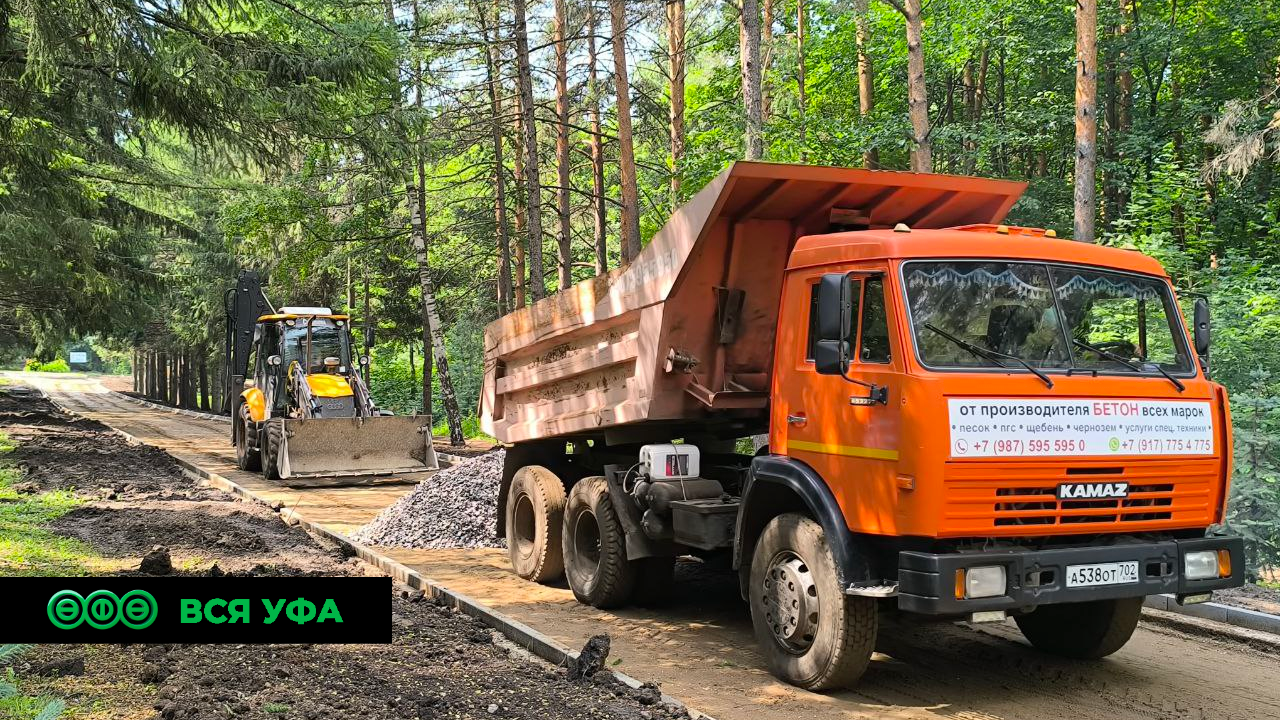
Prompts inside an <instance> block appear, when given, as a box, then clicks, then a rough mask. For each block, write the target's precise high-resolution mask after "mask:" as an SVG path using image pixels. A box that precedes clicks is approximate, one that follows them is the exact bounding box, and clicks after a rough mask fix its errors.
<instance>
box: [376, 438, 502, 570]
mask: <svg viewBox="0 0 1280 720" xmlns="http://www.w3.org/2000/svg"><path fill="white" fill-rule="evenodd" d="M505 455H506V452H505V451H503V450H496V451H494V452H491V453H486V454H484V455H481V456H479V457H476V458H472V459H470V460H467V461H466V462H463V463H460V464H458V465H454V466H453V467H450V468H447V469H445V470H442V471H440V472H438V473H436V474H435V475H432V476H431V477H429V478H427V479H426V480H423V481H422V482H421V483H419V484H418V487H416V488H414V490H413V492H411V493H409V494H408V495H405V496H403V497H401V498H400V499H399V500H397V501H396V503H395V504H394V505H392V506H391V507H388V508H387V509H385V510H383V511H382V512H381V513H379V514H378V516H377V517H375V518H374V519H373V520H371V521H370V522H369V524H367V525H365V526H364V527H362V528H360V529H359V530H357V531H356V532H354V533H352V535H351V537H352V539H354V540H355V541H356V542H359V543H364V544H366V545H382V546H384V547H403V548H480V547H501V546H502V545H503V543H502V541H501V540H499V539H498V538H497V537H496V534H497V512H498V488H499V486H500V485H501V483H502V461H503V458H504V457H505Z"/></svg>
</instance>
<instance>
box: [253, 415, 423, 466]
mask: <svg viewBox="0 0 1280 720" xmlns="http://www.w3.org/2000/svg"><path fill="white" fill-rule="evenodd" d="M279 463H280V477H281V479H288V478H296V477H329V476H333V477H342V476H351V475H390V474H395V473H403V472H421V471H423V470H435V469H438V468H439V467H440V466H439V464H438V463H437V462H436V452H435V449H434V448H432V447H431V418H430V416H427V415H404V416H399V415H396V416H393V415H386V416H378V417H369V418H308V419H296V418H294V419H286V420H285V421H284V438H283V440H282V443H281V446H280V457H279Z"/></svg>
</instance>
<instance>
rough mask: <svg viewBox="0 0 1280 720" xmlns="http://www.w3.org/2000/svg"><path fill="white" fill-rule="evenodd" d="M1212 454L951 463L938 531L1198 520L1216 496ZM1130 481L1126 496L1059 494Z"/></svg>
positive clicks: (1191, 523)
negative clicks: (1111, 463) (1082, 485)
mask: <svg viewBox="0 0 1280 720" xmlns="http://www.w3.org/2000/svg"><path fill="white" fill-rule="evenodd" d="M1217 472H1218V464H1217V461H1216V460H1212V459H1210V460H1199V459H1198V460H1191V461H1177V462H1169V461H1145V462H1139V463H1131V464H1127V465H1125V466H1123V467H1103V466H1099V465H1092V466H1091V465H1085V464H1070V465H1068V464H1065V463H1062V464H1051V463H1035V464H1027V465H1016V464H1011V463H1010V464H1005V463H999V464H996V463H991V464H987V463H949V464H948V467H947V472H946V481H945V482H946V502H945V509H944V515H943V532H944V533H945V534H948V535H972V534H977V535H982V534H984V533H987V534H991V533H994V534H1010V535H1012V534H1025V532H1026V531H1027V529H1028V528H1035V529H1036V532H1045V533H1079V532H1107V531H1112V532H1115V531H1133V530H1136V529H1164V528H1170V527H1204V526H1207V525H1210V524H1211V523H1212V522H1213V515H1214V509H1215V508H1216V503H1217ZM1113 481H1121V482H1127V483H1128V484H1129V494H1128V497H1124V498H1099V499H1064V500H1059V499H1058V497H1057V488H1058V485H1059V484H1061V483H1069V482H1113Z"/></svg>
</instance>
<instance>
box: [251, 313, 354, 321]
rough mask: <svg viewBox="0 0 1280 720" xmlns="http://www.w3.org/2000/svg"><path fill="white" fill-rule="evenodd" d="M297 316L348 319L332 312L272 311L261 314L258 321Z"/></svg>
mask: <svg viewBox="0 0 1280 720" xmlns="http://www.w3.org/2000/svg"><path fill="white" fill-rule="evenodd" d="M298 318H327V319H329V320H349V319H350V316H348V315H335V314H334V313H306V314H301V315H300V314H297V313H273V314H271V315H263V316H261V317H259V318H258V322H275V321H277V320H297V319H298Z"/></svg>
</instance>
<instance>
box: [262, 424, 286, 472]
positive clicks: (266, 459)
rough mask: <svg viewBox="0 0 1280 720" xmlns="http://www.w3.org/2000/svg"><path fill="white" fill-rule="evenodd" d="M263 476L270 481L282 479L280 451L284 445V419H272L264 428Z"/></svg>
mask: <svg viewBox="0 0 1280 720" xmlns="http://www.w3.org/2000/svg"><path fill="white" fill-rule="evenodd" d="M260 438H261V440H262V474H263V475H264V476H265V477H266V478H267V479H268V480H279V479H280V449H281V446H283V445H284V419H283V418H271V419H269V420H267V422H266V423H265V424H264V425H263V426H262V433H260Z"/></svg>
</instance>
